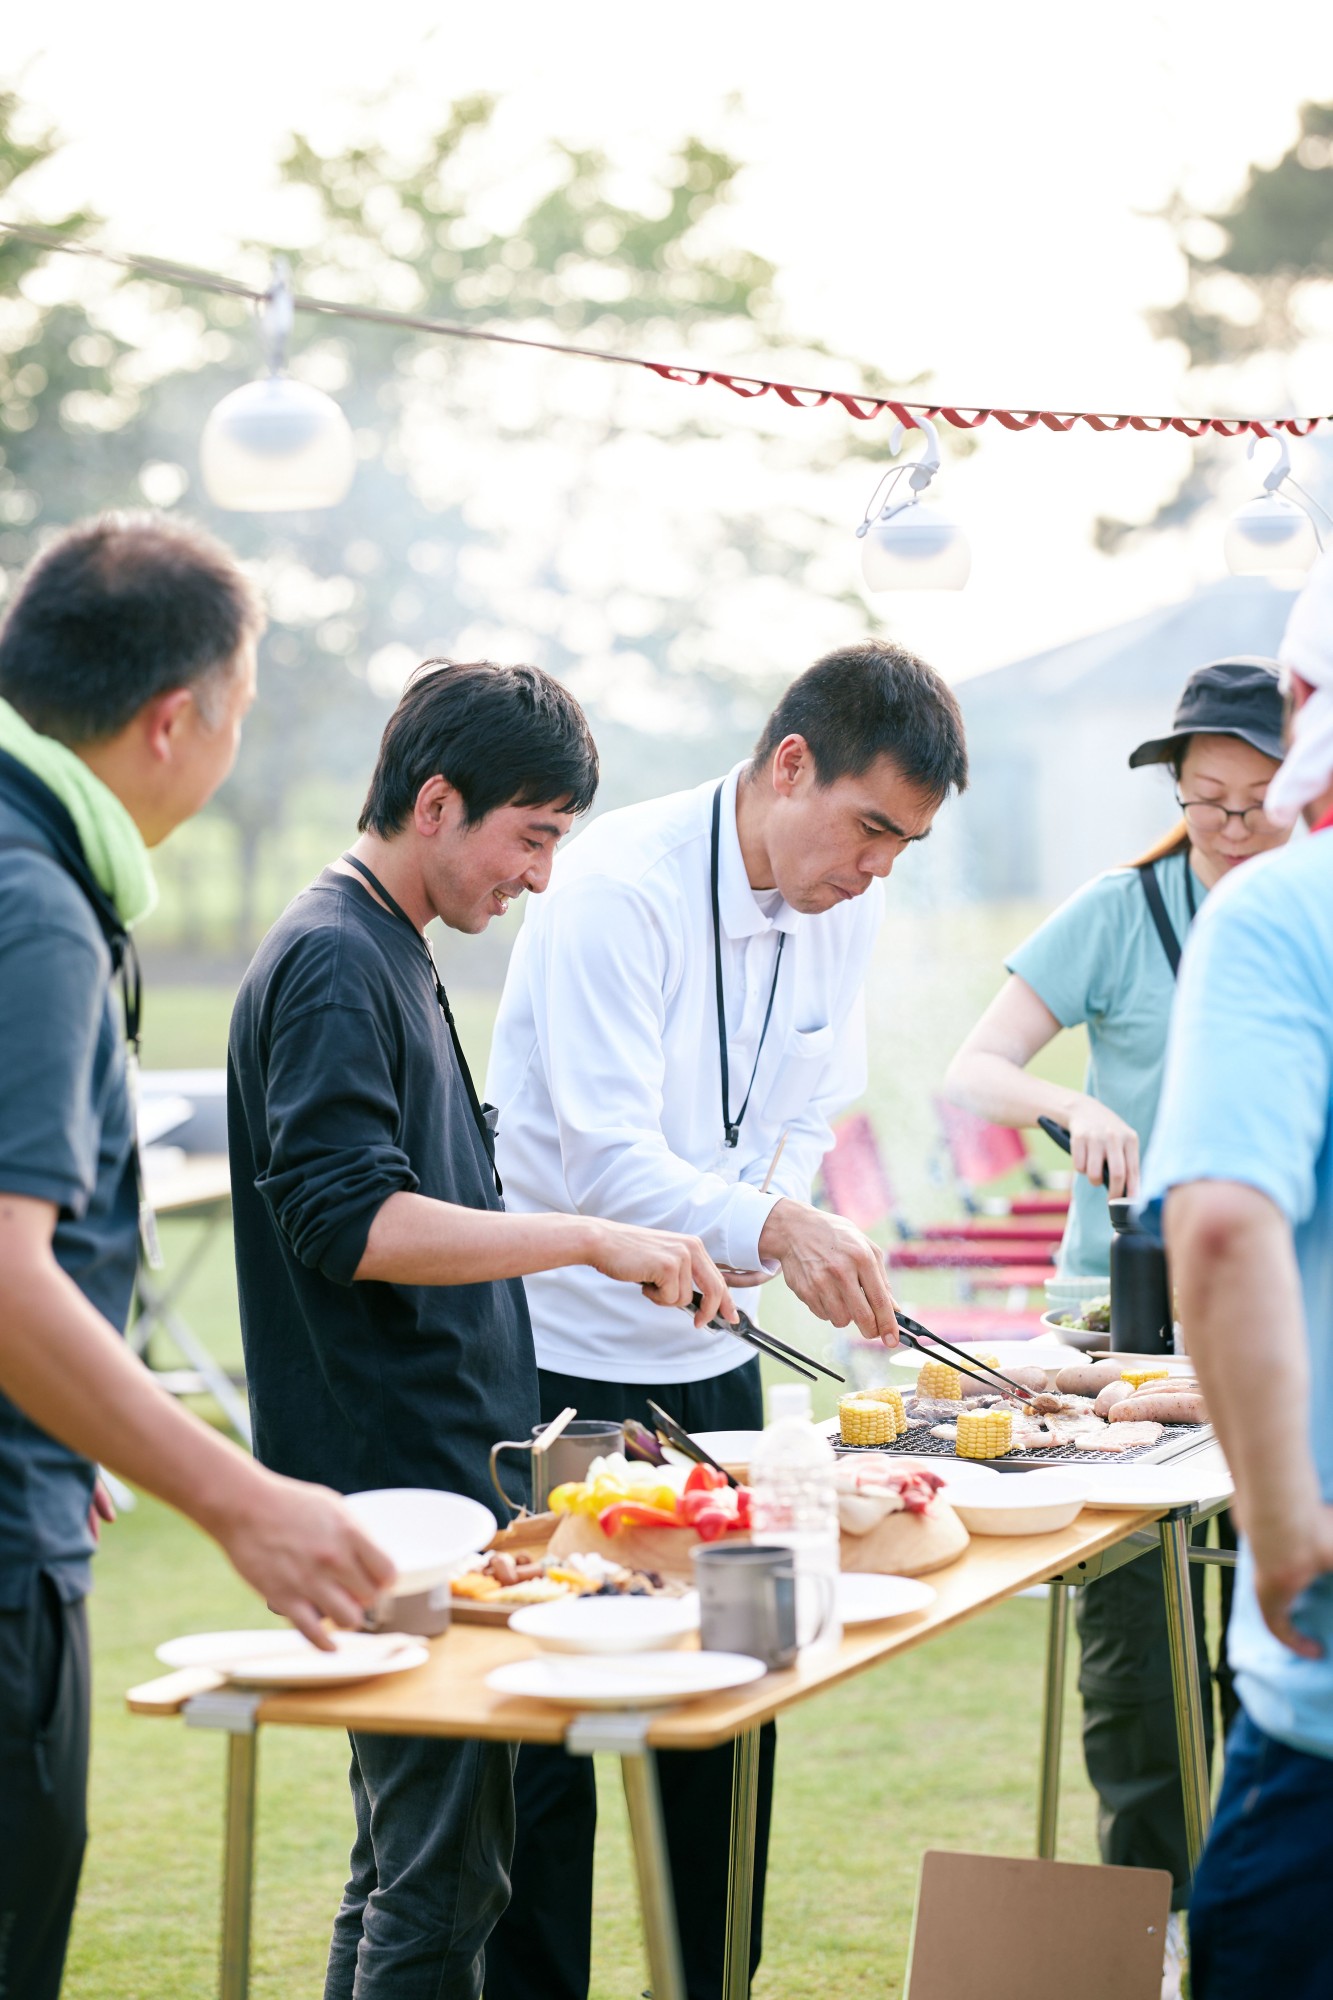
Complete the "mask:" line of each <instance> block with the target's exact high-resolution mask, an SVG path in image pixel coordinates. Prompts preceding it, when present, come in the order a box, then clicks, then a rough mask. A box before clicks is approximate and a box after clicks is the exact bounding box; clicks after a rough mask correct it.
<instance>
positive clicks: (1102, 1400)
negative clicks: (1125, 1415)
mask: <svg viewBox="0 0 1333 2000" xmlns="http://www.w3.org/2000/svg"><path fill="white" fill-rule="evenodd" d="M1133 1394H1134V1391H1133V1389H1132V1388H1131V1387H1130V1385H1129V1383H1128V1382H1122V1381H1121V1379H1120V1377H1119V1375H1118V1374H1117V1375H1116V1378H1115V1380H1114V1381H1113V1382H1108V1383H1107V1385H1106V1387H1105V1388H1104V1389H1102V1390H1099V1391H1098V1395H1097V1400H1096V1402H1095V1403H1094V1404H1093V1406H1092V1410H1093V1415H1094V1416H1098V1417H1109V1416H1110V1414H1111V1412H1112V1410H1113V1409H1114V1408H1115V1406H1116V1404H1117V1403H1123V1402H1124V1401H1125V1400H1126V1399H1127V1398H1128V1397H1130V1396H1132V1395H1133Z"/></svg>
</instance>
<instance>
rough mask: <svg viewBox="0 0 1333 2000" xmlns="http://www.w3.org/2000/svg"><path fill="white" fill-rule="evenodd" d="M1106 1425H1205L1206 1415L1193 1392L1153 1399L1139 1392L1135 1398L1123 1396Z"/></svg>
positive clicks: (1163, 1393) (1162, 1394) (1175, 1391)
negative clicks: (1108, 1423) (1123, 1398)
mask: <svg viewBox="0 0 1333 2000" xmlns="http://www.w3.org/2000/svg"><path fill="white" fill-rule="evenodd" d="M1110 1422H1111V1423H1113V1424H1121V1423H1130V1424H1132V1423H1136V1422H1141V1423H1153V1424H1206V1423H1207V1422H1208V1412H1207V1410H1205V1408H1204V1406H1203V1397H1202V1395H1201V1394H1200V1392H1199V1390H1198V1389H1197V1388H1195V1389H1193V1390H1180V1389H1168V1390H1163V1391H1161V1392H1160V1393H1158V1394H1156V1395H1153V1394H1151V1393H1150V1392H1149V1391H1148V1390H1146V1389H1144V1390H1140V1392H1139V1393H1138V1395H1135V1396H1126V1398H1125V1400H1124V1401H1123V1402H1121V1403H1117V1404H1116V1406H1115V1408H1114V1409H1113V1410H1112V1411H1111V1415H1110Z"/></svg>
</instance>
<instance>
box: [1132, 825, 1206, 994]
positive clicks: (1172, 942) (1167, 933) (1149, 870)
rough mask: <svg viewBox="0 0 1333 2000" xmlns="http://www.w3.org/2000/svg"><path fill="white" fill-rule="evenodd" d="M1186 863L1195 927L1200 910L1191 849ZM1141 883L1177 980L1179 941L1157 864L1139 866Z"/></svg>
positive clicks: (1173, 976) (1186, 879)
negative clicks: (1158, 877) (1195, 889)
mask: <svg viewBox="0 0 1333 2000" xmlns="http://www.w3.org/2000/svg"><path fill="white" fill-rule="evenodd" d="M1184 860H1185V902H1186V904H1187V906H1188V908H1189V913H1190V922H1191V923H1193V922H1194V919H1195V917H1196V916H1197V915H1198V913H1199V906H1198V903H1197V901H1196V899H1195V895H1194V870H1193V868H1192V867H1191V866H1190V851H1189V849H1188V847H1187V848H1186V849H1185V855H1184ZM1139 880H1140V882H1142V884H1143V893H1144V895H1145V896H1146V897H1147V899H1148V908H1149V910H1150V911H1151V913H1152V920H1153V923H1154V925H1155V926H1156V929H1157V935H1158V937H1159V938H1160V939H1161V941H1162V950H1163V951H1164V952H1165V953H1166V962H1167V964H1168V965H1169V966H1170V967H1171V977H1172V978H1173V979H1174V978H1175V977H1176V976H1177V974H1178V973H1179V971H1180V939H1179V938H1178V937H1177V936H1176V927H1175V925H1174V924H1173V923H1172V921H1171V917H1170V913H1169V912H1168V910H1167V907H1166V900H1165V898H1164V897H1163V895H1162V885H1161V883H1160V882H1159V881H1158V880H1157V867H1156V864H1155V863H1154V862H1152V861H1142V862H1140V863H1139Z"/></svg>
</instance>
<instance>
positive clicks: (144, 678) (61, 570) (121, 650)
mask: <svg viewBox="0 0 1333 2000" xmlns="http://www.w3.org/2000/svg"><path fill="white" fill-rule="evenodd" d="M263 623H264V617H263V612H262V610H261V608H260V604H259V599H258V597H257V596H256V595H255V592H254V590H253V588H252V586H251V584H250V583H249V581H248V580H247V579H246V577H245V576H244V575H243V574H242V572H241V571H240V569H239V568H238V567H237V564H236V561H235V558H234V557H233V556H232V554H231V551H230V550H229V549H227V548H225V547H224V546H223V544H222V543H221V542H219V541H216V540H214V538H213V536H212V535H209V534H205V532H204V531H203V529H202V528H197V527H195V526H194V525H193V524H192V523H189V522H186V521H178V520H174V519H171V518H168V517H167V516H165V515H162V514H150V513H142V514H104V515H101V516H99V517H98V518H97V519H96V520H91V521H82V522H80V523H78V524H77V525H76V526H74V527H72V528H67V529H66V530H65V532H64V533H63V534H61V535H59V536H58V537H57V538H56V540H55V541H53V542H52V543H51V545H50V547H49V548H47V549H45V550H43V552H42V554H41V555H39V556H38V558H37V560H36V561H35V562H34V563H33V564H32V567H31V568H30V569H29V571H28V573H27V575H26V576H25V577H24V579H23V582H22V583H21V584H20V586H19V591H18V595H17V597H16V598H15V599H14V602H13V604H12V605H11V606H10V608H9V614H8V616H7V617H6V619H5V622H4V627H3V629H0V695H3V696H4V697H5V699H6V700H7V701H9V702H11V703H12V704H13V706H14V707H15V708H16V709H17V710H18V712H19V714H20V715H21V716H22V717H23V718H24V720H25V721H26V722H28V723H30V724H31V726H32V727H33V728H34V729H36V730H39V731H40V732H41V733H42V735H44V736H54V737H56V738H57V740H58V741H59V742H61V743H65V744H73V745H77V744H80V743H96V742H100V741H102V740H104V739H105V738H106V737H109V736H115V735H116V734H117V733H118V732H119V731H120V730H121V729H123V728H124V727H125V725H126V723H128V722H129V721H130V720H131V718H132V717H133V716H135V715H137V714H138V712H139V710H140V709H141V708H142V707H143V706H144V703H145V702H149V701H152V700H154V699H155V698H156V697H157V696H158V695H160V694H166V693H167V692H169V690H171V689H172V688H179V687H189V688H192V689H193V688H195V687H196V684H197V683H203V682H206V681H208V680H209V679H210V678H211V677H212V676H214V675H216V674H217V673H218V672H219V671H220V670H222V669H224V668H226V667H228V666H229V665H230V663H231V662H232V660H233V659H234V658H235V655H236V653H237V651H238V650H239V648H240V647H241V645H242V644H243V643H244V641H245V640H246V639H249V638H256V637H257V636H258V634H259V633H260V631H261V630H262V629H263ZM199 694H200V706H201V708H206V707H207V702H206V690H205V689H202V688H201V689H200V690H199Z"/></svg>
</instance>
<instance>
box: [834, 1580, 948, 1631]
mask: <svg viewBox="0 0 1333 2000" xmlns="http://www.w3.org/2000/svg"><path fill="white" fill-rule="evenodd" d="M934 1602H935V1592H934V1591H933V1590H932V1589H931V1587H930V1585H929V1584H928V1583H918V1582H917V1580H916V1578H915V1577H914V1576H872V1575H870V1574H865V1575H857V1574H855V1573H854V1572H852V1571H850V1570H844V1571H843V1573H842V1575H841V1576H840V1577H839V1578H838V1616H839V1618H840V1619H841V1620H842V1622H843V1624H844V1625H875V1624H878V1622H879V1620H880V1619H881V1618H903V1617H905V1616H906V1614H907V1613H908V1612H909V1611H924V1610H925V1608H926V1606H927V1605H928V1604H933V1603H934Z"/></svg>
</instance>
